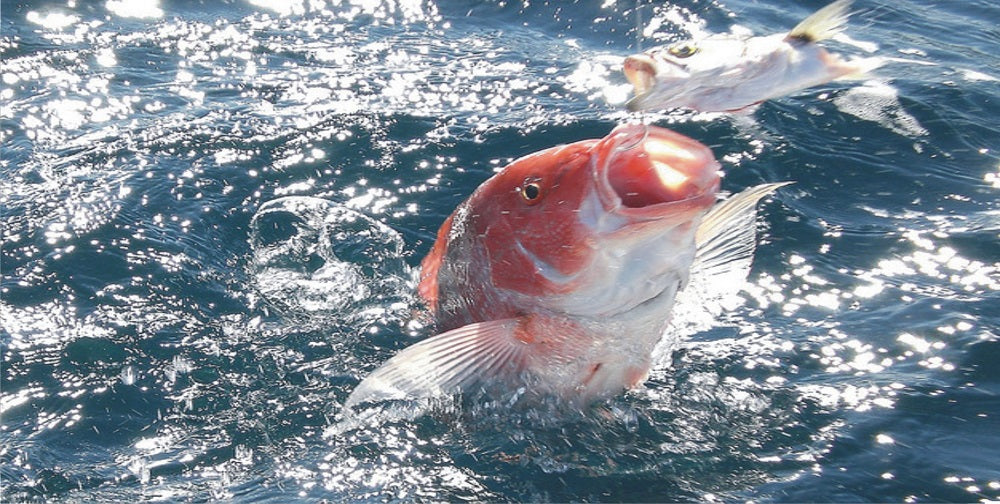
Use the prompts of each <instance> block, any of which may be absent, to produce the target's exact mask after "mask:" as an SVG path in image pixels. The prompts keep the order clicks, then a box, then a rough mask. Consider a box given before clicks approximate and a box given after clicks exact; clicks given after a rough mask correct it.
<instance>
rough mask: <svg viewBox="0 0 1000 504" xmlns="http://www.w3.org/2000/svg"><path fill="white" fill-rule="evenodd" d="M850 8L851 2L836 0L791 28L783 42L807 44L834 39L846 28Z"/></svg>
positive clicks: (849, 0)
mask: <svg viewBox="0 0 1000 504" xmlns="http://www.w3.org/2000/svg"><path fill="white" fill-rule="evenodd" d="M850 7H851V0H837V1H836V2H833V3H831V4H830V5H827V6H826V7H823V8H822V9H820V10H818V11H816V12H814V13H813V14H812V15H811V16H809V17H807V18H805V19H803V20H802V22H801V23H799V24H798V25H796V26H795V28H792V31H790V32H788V36H787V37H785V40H787V41H789V42H801V43H807V44H808V43H812V42H816V41H818V40H825V39H828V38H833V37H835V36H836V35H837V34H838V33H840V32H842V31H844V28H845V27H846V26H847V18H848V17H849V16H850V12H848V9H850Z"/></svg>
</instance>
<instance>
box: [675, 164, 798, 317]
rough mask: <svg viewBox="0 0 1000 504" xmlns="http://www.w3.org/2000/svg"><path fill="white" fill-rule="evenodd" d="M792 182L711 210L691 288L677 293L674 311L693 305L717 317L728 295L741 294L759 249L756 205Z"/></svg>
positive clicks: (698, 242) (698, 243)
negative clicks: (757, 246)
mask: <svg viewBox="0 0 1000 504" xmlns="http://www.w3.org/2000/svg"><path fill="white" fill-rule="evenodd" d="M790 183H791V182H777V183H773V184H761V185H758V186H754V187H751V188H749V189H746V190H744V191H742V192H740V193H739V194H736V195H734V196H732V197H730V198H729V199H727V200H725V201H723V202H721V203H718V204H716V205H715V206H714V207H712V209H711V210H709V212H708V214H706V215H705V217H703V218H702V221H701V225H699V226H698V230H697V232H696V233H695V247H696V249H695V259H694V262H693V263H692V264H691V277H690V280H689V281H688V285H689V287H688V288H686V289H685V290H684V291H682V292H681V293H680V294H678V296H677V301H676V305H675V306H674V311H675V312H684V311H685V310H687V309H688V308H687V307H686V306H687V305H688V304H690V305H691V306H697V307H699V310H698V311H703V312H708V313H711V314H713V315H715V314H717V313H719V312H721V311H722V302H723V300H724V299H725V298H726V297H727V296H729V295H731V294H736V293H737V292H739V290H740V289H741V288H742V287H743V283H744V281H745V280H746V277H747V274H748V273H749V272H750V265H751V262H752V260H753V253H754V249H755V248H756V236H757V232H756V231H757V224H756V218H757V210H756V205H757V202H758V201H760V200H761V199H763V198H765V197H767V196H768V195H769V194H771V193H773V192H774V191H775V190H777V189H778V188H780V187H783V186H786V185H788V184H790ZM681 305H684V307H683V309H682V307H681Z"/></svg>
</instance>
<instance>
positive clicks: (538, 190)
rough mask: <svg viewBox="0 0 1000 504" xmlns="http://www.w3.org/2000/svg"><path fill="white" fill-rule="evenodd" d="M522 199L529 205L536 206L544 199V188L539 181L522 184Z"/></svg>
mask: <svg viewBox="0 0 1000 504" xmlns="http://www.w3.org/2000/svg"><path fill="white" fill-rule="evenodd" d="M520 192H521V197H522V198H524V201H525V202H526V203H528V204H529V205H534V204H535V203H538V202H539V201H540V200H541V199H542V186H541V184H539V183H538V180H535V179H528V180H525V181H524V183H523V184H521V191H520Z"/></svg>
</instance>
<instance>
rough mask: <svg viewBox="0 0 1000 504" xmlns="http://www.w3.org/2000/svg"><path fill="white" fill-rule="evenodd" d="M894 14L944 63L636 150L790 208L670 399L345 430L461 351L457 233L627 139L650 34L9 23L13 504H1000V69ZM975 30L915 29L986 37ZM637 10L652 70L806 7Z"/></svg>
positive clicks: (85, 12) (443, 13) (128, 16)
mask: <svg viewBox="0 0 1000 504" xmlns="http://www.w3.org/2000/svg"><path fill="white" fill-rule="evenodd" d="M963 5H965V4H963ZM911 7H913V6H911ZM917 7H919V6H917ZM917 7H914V9H915V11H920V9H923V7H919V8H917ZM941 8H943V7H941ZM968 8H970V9H986V10H989V9H991V8H994V7H991V6H990V5H981V2H970V3H968ZM948 9H950V10H955V9H958V7H954V6H952V7H948ZM904 10H905V9H904V8H903V7H900V8H898V9H886V13H885V18H886V19H880V18H878V17H876V18H874V19H872V20H871V21H870V22H868V24H867V25H865V24H861V26H860V27H859V28H858V29H857V30H854V31H852V35H853V36H857V37H859V38H860V37H867V38H870V39H873V40H877V41H878V44H876V45H877V47H878V49H877V51H878V52H879V53H881V52H887V53H892V52H894V51H895V52H897V53H899V54H902V55H905V56H906V57H907V58H913V59H914V60H919V61H921V62H924V63H932V64H931V65H916V64H911V65H906V64H901V65H897V66H891V67H890V71H891V72H892V73H891V74H890V75H881V76H875V77H874V78H873V79H872V80H870V81H867V82H864V83H851V84H844V85H843V86H841V85H839V84H838V85H832V86H831V87H830V88H824V89H817V90H815V92H813V91H808V92H805V93H803V94H802V95H801V96H796V97H789V98H787V99H783V100H778V101H776V102H773V103H768V104H765V105H763V106H762V107H761V109H760V110H759V111H758V113H757V114H755V115H753V116H750V117H740V118H727V117H724V116H721V115H718V114H714V115H713V114H690V113H671V112H664V113H655V114H653V113H651V114H647V115H646V116H645V117H644V118H643V119H644V120H646V121H650V122H657V123H659V124H668V125H670V126H671V127H673V128H676V129H678V130H679V131H681V132H682V133H684V134H687V135H690V136H693V137H695V138H698V139H699V140H702V141H703V142H705V143H706V144H708V145H711V146H712V148H713V150H714V151H715V152H716V154H717V156H718V157H719V158H720V160H722V161H723V162H724V164H725V171H726V179H725V180H724V184H723V186H724V189H726V190H729V191H732V192H737V191H739V190H740V189H742V188H745V187H749V186H751V185H755V184H758V183H762V182H775V181H781V180H791V181H795V182H796V183H795V184H794V185H792V186H789V187H788V188H786V189H785V190H783V191H782V192H781V193H780V194H778V195H777V196H776V197H775V199H774V201H772V202H770V203H768V204H766V205H762V207H761V208H762V209H761V211H760V213H759V218H758V222H757V225H758V226H759V227H760V229H761V233H760V237H759V240H760V242H761V243H760V246H759V247H758V252H757V257H756V260H755V266H754V270H753V271H752V273H751V275H750V278H749V281H748V282H746V284H745V285H743V286H742V288H741V289H737V287H740V286H739V285H738V282H733V283H734V285H728V286H727V289H725V290H726V294H727V295H726V296H723V297H724V298H725V301H724V302H723V301H718V303H719V306H716V305H715V304H713V306H712V310H708V311H707V310H706V307H704V306H697V307H688V308H690V310H687V311H685V310H680V311H679V313H678V324H677V327H678V329H677V330H678V331H680V330H683V332H684V336H685V338H686V340H685V342H684V343H682V344H681V345H680V346H679V347H677V348H676V349H674V350H673V351H672V352H670V353H669V354H668V355H666V356H664V359H663V366H662V367H661V368H660V369H658V370H656V372H655V373H654V376H653V378H652V379H651V380H650V381H649V382H648V383H647V384H645V385H644V386H643V387H642V388H640V389H639V390H636V391H633V392H630V393H628V394H625V395H623V396H622V397H619V398H616V399H613V400H610V401H608V402H606V403H601V404H598V405H594V406H593V407H592V408H590V409H588V410H587V411H584V412H566V411H560V410H549V409H545V408H540V409H533V408H523V407H518V404H517V402H516V401H514V402H513V404H506V403H489V402H477V401H476V398H473V397H466V398H461V399H460V400H459V401H458V402H456V403H442V404H433V405H425V406H426V408H425V409H423V410H420V411H419V412H418V413H420V414H413V411H412V410H409V411H406V410H402V409H401V408H403V405H387V406H386V408H385V409H382V410H374V411H370V412H368V413H367V416H363V417H356V418H350V417H347V416H345V415H344V413H343V412H342V411H341V405H342V403H343V401H344V400H345V399H346V397H347V395H348V394H349V393H350V391H351V390H352V389H353V387H354V386H355V385H356V384H357V383H358V381H359V380H360V379H361V378H362V377H363V376H364V375H365V374H366V373H367V372H369V371H370V370H372V369H374V368H375V367H377V366H378V365H379V364H380V363H382V362H384V361H385V360H386V359H387V358H389V357H390V356H391V355H393V354H394V353H395V352H397V351H398V350H399V349H401V348H403V347H405V346H407V345H409V344H411V343H412V342H414V341H417V340H418V339H420V338H424V337H426V336H428V335H430V334H431V333H432V332H433V329H432V328H431V327H427V326H426V320H425V319H424V318H423V312H422V308H421V307H420V306H419V304H418V303H416V302H415V301H414V299H412V285H413V278H412V275H413V269H414V268H415V267H416V265H417V264H418V261H419V259H420V257H421V255H422V254H423V253H424V252H426V250H427V249H428V248H429V247H430V244H431V242H432V240H433V239H434V233H435V232H436V230H437V227H438V226H439V225H440V223H441V221H442V220H443V219H444V217H445V216H446V215H447V214H448V213H449V212H451V210H452V209H453V208H454V207H455V205H457V204H458V203H459V202H460V201H461V200H462V199H463V198H465V197H466V196H467V195H468V194H469V193H471V191H472V190H473V189H474V188H475V187H476V186H477V185H478V184H479V183H480V182H481V181H482V180H484V179H485V178H486V177H488V176H489V175H490V174H492V173H493V172H494V171H495V170H497V169H499V168H500V167H501V166H502V165H504V164H506V163H507V162H509V161H510V160H511V159H513V158H515V157H518V156H521V155H524V154H526V153H528V152H532V151H535V150H539V149H542V148H545V147H549V146H551V145H554V144H558V143H565V142H570V141H575V140H579V139H582V138H594V137H599V136H602V135H604V134H606V133H607V132H608V131H609V130H610V129H611V128H612V127H613V126H614V125H615V124H616V123H618V122H620V121H623V120H626V119H627V118H628V116H627V114H625V113H624V112H623V111H622V110H621V109H620V107H619V106H617V104H620V103H622V102H623V101H624V100H626V99H627V93H628V89H629V88H628V85H627V83H626V82H625V81H624V79H623V78H622V77H621V75H620V73H619V70H618V68H617V65H618V64H619V63H618V61H619V60H620V58H621V56H622V55H624V54H627V53H630V52H633V51H634V49H635V44H636V30H637V27H636V19H637V16H636V15H635V14H636V12H635V9H634V6H633V5H632V4H629V5H625V4H623V3H620V2H603V3H601V2H590V3H587V2H582V3H580V4H575V5H574V8H573V9H569V8H566V7H564V6H560V5H556V4H554V3H551V4H544V3H542V4H538V5H536V4H535V3H517V4H516V5H515V4H513V3H510V2H498V3H472V4H468V5H466V4H465V3H461V2H459V3H455V2H407V1H400V2H373V1H367V0H356V1H355V0H351V1H347V0H345V1H329V2H322V1H309V2H305V1H285V2H271V1H263V0H261V1H256V0H254V1H247V2H231V3H227V4H225V5H203V4H191V5H188V4H183V5H181V4H177V5H175V4H167V3H163V2H149V1H138V0H112V1H108V2H101V3H84V2H73V1H70V2H65V3H63V4H60V5H48V4H45V5H43V4H37V3H31V4H28V5H26V6H24V7H21V6H14V7H12V8H8V5H6V4H5V5H4V9H3V23H4V28H3V33H2V34H0V54H2V57H3V66H2V69H0V84H2V85H0V99H2V100H3V104H4V105H3V107H2V108H0V122H2V126H0V141H2V142H3V155H2V156H0V169H2V170H3V176H2V177H0V205H2V213H3V219H4V226H3V230H2V236H3V243H2V258H0V259H2V264H0V266H2V272H3V279H2V285H0V345H2V348H3V357H2V359H3V362H2V372H3V384H2V390H0V440H2V442H0V476H2V478H3V480H4V482H5V491H6V492H7V495H8V496H9V498H11V499H15V500H17V499H35V500H38V501H45V500H50V499H57V498H64V497H66V498H71V499H77V500H82V501H109V502H121V501H124V500H126V499H131V500H137V499H143V500H146V499H148V500H166V501H173V500H185V499H192V500H205V499H212V500H214V499H234V500H242V499H248V500H249V499H262V500H287V499H289V498H295V497H300V498H310V499H330V500H337V501H341V500H354V499H364V500H383V499H387V498H388V499H403V500H411V499H413V500H458V499H468V500H518V501H522V500H566V501H569V500H631V501H650V500H720V499H721V500H736V499H741V500H761V499H776V500H801V501H810V500H817V499H824V500H826V499H830V500H908V501H921V500H955V501H968V500H981V499H997V498H1000V476H998V475H997V474H996V472H995V471H993V470H992V469H991V468H992V467H993V466H994V465H995V460H992V458H993V457H992V455H991V454H992V453H995V452H996V450H994V449H993V448H996V441H995V440H996V436H995V434H994V433H995V431H996V429H997V427H998V424H997V421H996V415H997V412H998V411H1000V404H998V403H997V401H996V399H995V397H996V393H997V392H998V390H997V387H996V384H997V383H998V379H1000V377H998V376H997V374H996V372H995V371H993V368H994V366H993V362H994V360H995V359H994V358H993V357H995V356H996V355H997V343H996V342H997V337H998V334H997V333H998V330H997V328H998V327H1000V321H998V319H997V313H996V310H995V306H996V302H997V298H998V294H997V291H998V290H1000V263H998V261H997V257H998V255H997V251H998V250H1000V249H998V247H997V230H998V229H1000V225H998V223H1000V220H998V215H1000V214H998V211H1000V209H998V208H997V205H996V201H997V200H996V190H997V189H998V188H1000V169H998V166H1000V164H998V162H997V156H996V153H997V152H998V151H1000V145H997V143H996V138H997V137H996V131H997V130H998V129H1000V127H998V125H997V124H995V120H994V119H993V118H995V117H997V116H998V114H1000V110H997V109H996V105H995V103H996V91H995V86H994V82H995V81H994V80H992V78H990V76H989V75H988V73H989V72H986V71H985V70H983V71H980V70H982V69H983V68H993V67H996V64H997V62H996V59H995V58H996V56H995V55H994V54H993V51H980V50H979V49H975V48H971V49H970V48H968V44H967V43H964V42H963V45H962V47H963V48H964V49H956V48H955V47H952V46H948V45H937V44H938V42H937V41H935V40H928V39H926V38H924V37H923V35H920V34H916V32H911V31H909V30H912V28H909V27H907V26H909V25H907V24H906V23H902V24H895V23H894V21H893V20H894V19H895V17H897V16H899V15H900V13H901V12H903V11H904ZM957 12H958V13H955V12H950V13H949V14H948V16H934V17H929V16H928V17H925V18H926V19H934V20H935V22H936V23H940V25H939V26H938V28H940V30H938V32H940V33H941V34H943V35H942V36H944V37H947V34H948V33H963V34H966V35H968V36H969V37H970V40H980V39H984V40H988V39H989V33H991V32H990V30H993V29H994V27H993V26H992V25H990V24H989V23H988V20H989V19H992V18H991V17H990V16H988V15H979V14H975V15H973V14H968V15H966V14H965V13H962V12H961V9H959V10H958V11H957ZM975 12H978V11H975ZM989 12H993V11H989ZM638 14H639V16H638V19H639V22H640V23H641V25H640V26H639V27H638V30H639V31H641V33H642V34H643V36H644V37H646V39H645V40H644V42H643V43H644V44H646V45H647V46H648V45H652V44H653V43H663V42H668V41H672V40H677V39H679V38H682V37H686V36H689V35H692V34H699V33H707V32H717V31H727V30H730V29H732V30H734V31H737V32H739V31H746V30H751V29H752V31H754V32H761V31H762V28H763V27H764V26H772V25H774V21H775V19H777V21H780V22H779V23H778V24H780V25H781V26H786V25H787V26H792V25H794V23H795V22H797V21H798V19H799V14H801V13H798V12H790V11H789V12H786V11H780V12H779V11H776V10H772V9H771V8H770V7H767V6H763V5H758V4H755V3H752V2H737V3H736V4H733V5H727V6H720V5H702V4H699V3H682V4H677V5H674V4H671V5H657V6H649V5H642V6H641V8H640V12H639V13H638ZM734 20H740V21H741V23H742V24H745V25H746V26H749V27H750V28H743V27H738V26H733V25H732V23H733V21H734ZM983 20H987V21H983ZM984 23H985V24H984ZM901 26H903V27H904V28H900V27H901ZM958 27H961V29H959V28H958ZM901 32H902V33H904V34H906V36H902V37H901V36H899V34H900V33H901ZM918 35H919V36H918ZM858 44H861V45H858ZM862 45H864V41H861V42H855V43H854V45H853V46H851V47H861V46H862ZM864 47H868V46H867V45H864ZM956 47H957V46H956ZM848 49H850V47H849V48H848ZM866 50H867V49H866ZM973 53H974V54H973ZM973 56H974V57H978V58H984V59H983V60H970V58H972V57H973ZM990 58H992V59H990ZM953 65H954V66H953ZM969 68H977V69H980V70H968V69H969ZM990 86H993V87H990ZM991 121H992V122H991ZM731 291H732V292H731ZM733 292H736V293H735V294H734V293H733ZM715 302H716V301H713V303H715ZM720 307H722V308H724V309H718V308H720ZM393 408H397V409H393Z"/></svg>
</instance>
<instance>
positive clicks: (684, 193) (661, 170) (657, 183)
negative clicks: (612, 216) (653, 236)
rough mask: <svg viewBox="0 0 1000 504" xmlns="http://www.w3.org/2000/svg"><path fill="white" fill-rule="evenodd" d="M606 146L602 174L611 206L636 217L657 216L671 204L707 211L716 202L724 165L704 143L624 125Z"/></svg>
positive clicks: (677, 135) (617, 129) (616, 131)
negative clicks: (640, 214) (642, 213)
mask: <svg viewBox="0 0 1000 504" xmlns="http://www.w3.org/2000/svg"><path fill="white" fill-rule="evenodd" d="M605 142H606V143H605ZM602 143H604V145H602V146H601V147H600V148H601V149H602V150H603V151H604V152H603V155H602V156H601V157H602V158H603V159H602V162H601V164H599V165H598V166H599V167H600V168H599V170H598V171H599V175H600V176H601V178H603V179H604V182H605V184H604V186H605V191H604V192H605V197H604V199H605V200H607V201H606V203H610V204H612V205H613V206H615V207H618V208H619V209H633V213H634V212H635V211H640V210H649V211H651V212H653V213H656V212H657V211H658V209H660V208H661V206H666V205H670V206H671V207H675V206H677V205H678V204H680V203H682V202H688V203H691V204H692V205H693V206H696V207H701V206H703V205H704V206H706V207H707V206H710V205H711V204H712V203H713V202H714V199H715V192H716V190H717V189H718V186H719V173H718V170H719V163H718V162H716V160H715V156H713V155H712V151H711V150H710V149H709V148H708V147H706V146H705V145H703V144H702V143H700V142H698V141H696V140H694V139H692V138H688V137H686V136H684V135H681V134H680V133H676V132H673V131H670V130H667V129H664V128H658V127H655V126H647V125H642V124H628V125H624V126H619V127H618V128H616V129H615V131H613V132H612V134H611V135H609V136H608V137H607V138H606V139H605V140H604V142H602ZM702 200H704V201H702Z"/></svg>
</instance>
